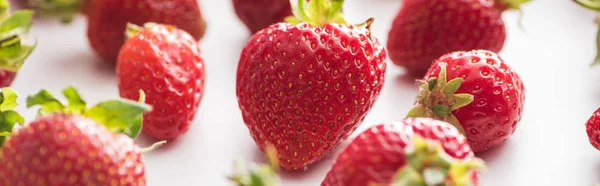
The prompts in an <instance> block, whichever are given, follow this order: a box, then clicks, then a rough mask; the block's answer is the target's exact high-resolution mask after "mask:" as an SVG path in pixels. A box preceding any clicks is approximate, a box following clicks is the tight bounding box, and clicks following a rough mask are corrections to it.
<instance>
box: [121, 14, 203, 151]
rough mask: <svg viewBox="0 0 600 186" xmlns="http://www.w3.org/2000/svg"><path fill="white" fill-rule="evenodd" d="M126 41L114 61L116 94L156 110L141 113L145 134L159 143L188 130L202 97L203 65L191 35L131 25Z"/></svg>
mask: <svg viewBox="0 0 600 186" xmlns="http://www.w3.org/2000/svg"><path fill="white" fill-rule="evenodd" d="M128 27H129V28H128V36H129V37H130V39H128V40H127V42H126V43H125V44H124V45H123V47H122V48H121V52H120V53H119V59H118V63H117V76H118V84H119V94H120V95H121V97H123V98H128V99H133V100H137V99H138V95H139V94H138V93H137V91H138V90H140V89H142V90H144V92H146V93H147V95H148V99H147V100H146V103H148V104H150V105H152V106H153V107H154V108H155V109H154V110H153V111H152V112H150V113H147V114H146V115H144V120H145V125H144V129H143V132H144V133H145V134H147V135H149V136H151V137H154V138H157V139H174V138H176V137H178V136H180V135H182V134H183V133H185V132H187V131H188V129H189V128H190V124H191V123H192V121H193V120H194V116H195V115H196V111H197V110H198V106H199V104H200V100H201V99H202V95H203V94H204V77H205V75H204V62H203V60H202V57H201V56H200V47H199V46H198V43H197V42H196V41H195V40H194V38H193V37H192V36H190V35H189V34H187V33H186V32H185V31H183V30H179V29H177V28H175V27H173V26H168V25H161V24H154V23H149V24H146V25H145V27H144V28H141V27H138V26H135V25H129V26H128Z"/></svg>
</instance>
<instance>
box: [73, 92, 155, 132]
mask: <svg viewBox="0 0 600 186" xmlns="http://www.w3.org/2000/svg"><path fill="white" fill-rule="evenodd" d="M150 109H151V108H150V106H149V105H146V104H143V103H137V102H133V101H129V100H109V101H104V102H101V103H99V104H97V105H96V106H94V107H92V108H90V109H89V110H87V111H86V112H85V114H84V115H85V116H87V117H89V118H91V119H93V120H94V121H96V122H98V123H101V124H104V125H105V126H106V128H108V129H109V130H111V131H113V132H120V133H124V134H126V135H127V136H129V137H131V138H135V137H137V135H138V134H139V132H140V129H141V125H142V119H141V118H142V115H143V114H144V113H145V112H147V111H150Z"/></svg>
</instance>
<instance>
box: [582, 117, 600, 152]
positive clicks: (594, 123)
mask: <svg viewBox="0 0 600 186" xmlns="http://www.w3.org/2000/svg"><path fill="white" fill-rule="evenodd" d="M585 130H586V132H587V135H588V138H589V140H590V144H592V146H594V148H596V149H598V150H600V108H598V110H596V111H594V114H593V115H592V117H590V119H589V120H588V121H587V123H586V124H585Z"/></svg>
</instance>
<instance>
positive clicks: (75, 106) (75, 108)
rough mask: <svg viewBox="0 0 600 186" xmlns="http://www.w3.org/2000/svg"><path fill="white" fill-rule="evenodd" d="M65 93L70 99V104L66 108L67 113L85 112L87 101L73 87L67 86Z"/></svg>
mask: <svg viewBox="0 0 600 186" xmlns="http://www.w3.org/2000/svg"><path fill="white" fill-rule="evenodd" d="M62 93H63V95H64V96H65V97H66V98H67V100H69V104H68V105H67V108H66V110H65V112H66V113H73V114H83V112H84V111H85V106H86V105H85V101H83V99H81V96H80V95H79V93H78V92H77V89H75V88H73V87H71V86H70V87H67V88H65V89H64V90H63V92H62Z"/></svg>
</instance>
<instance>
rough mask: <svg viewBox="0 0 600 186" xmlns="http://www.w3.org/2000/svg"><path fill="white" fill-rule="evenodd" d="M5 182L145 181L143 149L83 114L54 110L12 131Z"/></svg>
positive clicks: (4, 156)
mask: <svg viewBox="0 0 600 186" xmlns="http://www.w3.org/2000/svg"><path fill="white" fill-rule="evenodd" d="M0 185H46V186H64V185H124V186H125V185H127V186H143V185H146V179H145V169H144V165H143V162H142V155H141V152H140V149H139V148H138V147H137V146H136V145H135V143H134V142H133V140H132V139H131V138H129V137H127V136H125V135H122V134H116V133H112V132H110V131H108V130H107V129H106V128H105V127H104V126H102V125H98V124H97V123H95V122H94V121H93V120H91V119H88V118H84V117H81V116H74V115H67V114H53V115H48V116H44V117H41V118H38V119H37V120H36V121H34V122H32V123H30V124H28V125H26V126H25V127H24V128H21V129H19V130H17V131H16V132H15V133H13V134H12V135H11V136H10V137H9V138H8V139H7V141H6V142H5V143H4V145H3V147H2V150H1V151H0Z"/></svg>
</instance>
